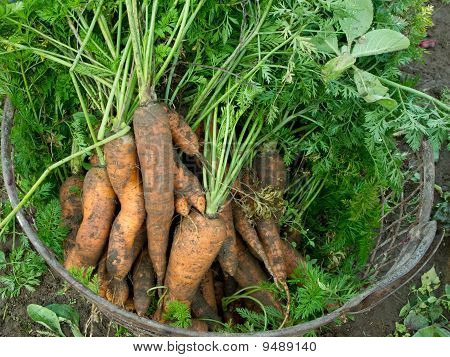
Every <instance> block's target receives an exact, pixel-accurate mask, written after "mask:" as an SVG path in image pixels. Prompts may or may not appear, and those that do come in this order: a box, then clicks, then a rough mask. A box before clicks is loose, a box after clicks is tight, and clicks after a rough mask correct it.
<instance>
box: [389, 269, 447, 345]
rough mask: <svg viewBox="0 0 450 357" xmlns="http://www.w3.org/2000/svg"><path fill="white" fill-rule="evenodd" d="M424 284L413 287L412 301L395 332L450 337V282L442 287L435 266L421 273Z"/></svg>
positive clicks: (401, 314)
mask: <svg viewBox="0 0 450 357" xmlns="http://www.w3.org/2000/svg"><path fill="white" fill-rule="evenodd" d="M421 283H422V284H421V286H420V287H419V288H416V287H415V286H412V287H411V291H410V293H409V296H408V302H407V304H406V305H404V306H403V307H402V308H401V310H400V313H399V317H400V318H401V319H402V321H401V322H396V323H395V332H394V334H393V335H394V336H397V337H399V336H404V337H409V336H414V337H450V326H449V322H448V320H447V317H446V316H448V312H449V311H450V285H448V284H446V285H445V289H441V288H440V287H441V281H440V279H439V276H438V275H437V273H436V270H435V268H434V267H432V268H431V269H430V270H429V271H427V272H425V273H424V274H423V275H422V276H421ZM442 291H443V294H442ZM436 294H442V295H441V296H439V295H436Z"/></svg>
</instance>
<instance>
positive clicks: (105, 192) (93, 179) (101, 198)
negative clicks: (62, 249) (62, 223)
mask: <svg viewBox="0 0 450 357" xmlns="http://www.w3.org/2000/svg"><path fill="white" fill-rule="evenodd" d="M115 206H116V195H115V193H114V190H113V188H112V186H111V183H110V182H109V178H108V173H107V172H106V169H105V168H103V167H93V168H91V169H90V170H89V171H88V173H87V174H86V177H85V179H84V183H83V221H82V222H81V225H80V228H79V229H78V232H77V237H76V240H75V245H74V247H73V249H71V250H70V252H69V254H68V255H67V258H66V261H65V264H64V265H65V267H66V269H71V268H81V267H84V268H87V267H95V266H97V262H98V260H99V259H100V256H101V254H102V252H103V248H104V246H105V245H106V242H107V240H108V236H109V232H110V229H111V223H112V221H113V218H114V210H115Z"/></svg>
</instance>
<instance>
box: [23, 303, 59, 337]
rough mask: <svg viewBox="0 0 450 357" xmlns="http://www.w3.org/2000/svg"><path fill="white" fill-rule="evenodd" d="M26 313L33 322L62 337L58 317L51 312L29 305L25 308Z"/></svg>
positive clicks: (38, 306)
mask: <svg viewBox="0 0 450 357" xmlns="http://www.w3.org/2000/svg"><path fill="white" fill-rule="evenodd" d="M27 313H28V316H30V318H31V319H32V320H33V321H35V322H37V323H39V324H41V325H43V326H45V327H46V328H48V329H49V330H50V331H52V332H54V333H55V334H57V335H59V336H64V334H63V332H62V330H61V325H60V324H59V319H58V316H57V315H56V314H55V313H54V312H53V311H52V310H50V309H47V308H46V307H43V306H40V305H35V304H30V305H28V307H27Z"/></svg>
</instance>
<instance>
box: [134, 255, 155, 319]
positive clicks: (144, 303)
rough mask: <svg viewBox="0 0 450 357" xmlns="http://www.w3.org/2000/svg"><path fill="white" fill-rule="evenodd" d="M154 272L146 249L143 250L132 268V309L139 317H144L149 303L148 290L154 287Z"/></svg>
mask: <svg viewBox="0 0 450 357" xmlns="http://www.w3.org/2000/svg"><path fill="white" fill-rule="evenodd" d="M154 286H155V284H154V272H153V267H152V263H151V262H150V258H149V256H148V251H147V249H144V250H143V251H142V253H141V254H140V256H139V258H138V259H137V261H136V263H135V265H134V268H133V293H134V307H135V309H136V312H137V314H138V315H139V316H145V315H146V314H147V310H148V308H149V306H150V303H151V296H150V295H149V294H148V290H149V289H151V288H152V287H154Z"/></svg>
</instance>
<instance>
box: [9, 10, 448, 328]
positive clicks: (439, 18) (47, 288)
mask: <svg viewBox="0 0 450 357" xmlns="http://www.w3.org/2000/svg"><path fill="white" fill-rule="evenodd" d="M431 3H432V4H433V5H434V6H435V12H434V15H433V20H434V23H435V26H434V27H433V28H431V29H430V30H429V38H430V39H433V40H436V41H437V43H436V46H435V47H434V48H430V49H429V54H427V55H426V56H425V58H424V63H422V64H421V63H419V64H416V65H413V66H408V68H405V72H406V73H409V74H411V75H418V76H420V77H421V78H422V80H421V82H420V84H419V85H418V87H419V88H420V89H421V90H424V91H426V92H427V93H429V94H431V95H434V96H439V95H440V93H441V92H442V89H443V88H445V87H450V85H449V78H450V76H449V74H450V73H449V72H450V63H449V62H450V60H449V57H448V41H449V36H448V25H449V24H448V22H449V19H450V16H449V15H450V6H449V5H444V4H443V3H442V2H441V1H432V2H431ZM436 183H437V184H438V185H440V186H441V187H442V189H443V190H444V191H447V190H448V189H449V186H450V154H449V152H448V151H447V150H446V149H444V150H443V151H442V152H441V154H440V158H439V162H438V163H437V166H436ZM0 188H2V189H1V190H0V195H1V197H0V198H2V199H3V198H4V190H3V185H2V182H1V181H0ZM438 199H439V197H436V202H437V200H438ZM448 245H449V242H448V239H447V240H446V239H445V238H444V241H443V243H442V245H441V247H440V248H439V251H438V252H437V254H436V255H435V257H434V258H433V259H432V260H431V261H430V262H429V263H428V264H427V266H426V267H425V268H424V269H423V270H422V271H420V272H418V273H417V275H416V278H415V279H414V280H413V281H411V282H410V283H408V284H407V285H406V286H404V287H403V288H401V289H400V290H398V291H397V292H396V293H395V294H393V295H392V296H390V297H389V298H388V299H386V300H385V301H383V302H382V303H380V304H379V305H378V306H377V307H375V308H374V309H373V310H371V311H369V312H367V313H364V314H361V315H356V316H354V318H355V319H354V321H351V320H348V321H347V322H346V323H344V324H342V325H340V326H337V325H335V324H330V325H328V326H325V327H324V328H322V329H321V331H317V333H318V334H320V335H322V336H387V335H388V334H390V333H392V332H393V331H394V329H395V322H396V321H398V313H399V311H400V308H401V307H402V306H403V305H404V304H405V303H406V301H407V296H408V293H409V288H410V286H411V285H413V284H416V285H417V284H418V282H420V276H421V274H423V273H424V272H425V271H427V270H428V269H430V267H431V266H433V265H434V266H435V268H436V271H437V272H438V274H439V276H440V279H441V281H442V282H447V283H448V282H450V256H449V252H450V249H449V247H448ZM0 249H1V250H6V251H8V250H9V249H10V248H9V249H8V247H7V244H6V245H1V244H0ZM63 286H64V284H63V282H62V281H61V279H59V278H57V277H56V276H54V275H53V274H52V273H51V272H50V271H48V272H47V273H46V274H45V275H44V276H43V278H42V283H41V284H40V285H39V286H38V287H37V288H36V290H35V291H34V292H28V291H25V290H24V291H22V293H21V295H20V296H19V297H17V298H14V299H9V300H1V299H0V336H38V335H39V332H38V331H41V330H44V328H43V327H40V325H37V324H35V323H33V322H32V321H31V320H30V318H29V317H28V315H27V310H26V309H27V306H28V304H39V305H43V306H45V305H48V304H52V303H64V304H70V305H72V306H73V307H74V308H75V309H76V310H77V311H78V313H79V314H80V317H81V323H80V329H81V330H82V332H83V333H84V332H85V329H86V327H87V330H86V334H87V335H91V334H92V336H114V335H123V334H124V330H123V329H120V328H118V327H116V326H115V325H114V324H112V323H111V321H110V320H109V319H108V318H107V317H105V316H102V315H101V314H99V313H98V312H96V311H95V310H92V305H91V304H90V303H88V302H87V301H85V300H84V299H83V298H82V297H80V296H79V295H78V294H77V293H76V292H75V291H73V290H70V289H69V290H67V291H65V292H64V294H62V293H58V292H59V291H62V289H63Z"/></svg>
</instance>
